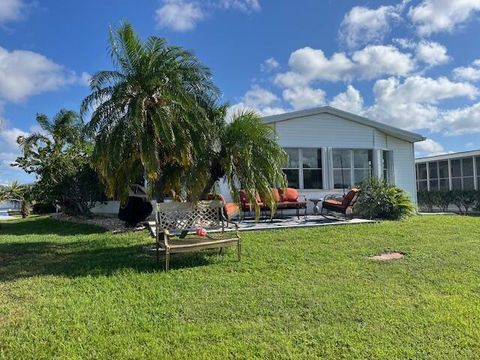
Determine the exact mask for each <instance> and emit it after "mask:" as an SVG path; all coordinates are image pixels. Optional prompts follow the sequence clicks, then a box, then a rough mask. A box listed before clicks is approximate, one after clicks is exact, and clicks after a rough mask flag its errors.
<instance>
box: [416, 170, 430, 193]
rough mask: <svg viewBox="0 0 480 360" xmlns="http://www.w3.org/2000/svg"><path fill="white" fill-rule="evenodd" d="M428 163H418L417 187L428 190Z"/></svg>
mask: <svg viewBox="0 0 480 360" xmlns="http://www.w3.org/2000/svg"><path fill="white" fill-rule="evenodd" d="M427 181H428V179H427V164H417V189H418V190H427V189H428V185H427Z"/></svg>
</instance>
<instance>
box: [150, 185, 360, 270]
mask: <svg viewBox="0 0 480 360" xmlns="http://www.w3.org/2000/svg"><path fill="white" fill-rule="evenodd" d="M272 191H273V195H274V199H275V200H277V199H278V203H277V209H279V210H284V209H293V210H296V213H297V218H298V219H300V210H301V209H304V210H305V211H304V216H305V220H306V214H307V212H306V211H307V210H306V209H307V199H305V200H299V195H298V191H297V190H295V189H291V188H287V189H285V190H283V191H282V190H279V189H273V190H272ZM358 194H359V191H358V189H352V190H350V191H349V192H348V193H347V194H346V195H345V196H343V197H342V198H336V197H334V196H329V197H326V198H325V199H324V200H323V201H322V208H321V214H322V215H323V213H324V210H326V211H327V213H328V212H329V211H334V212H340V213H343V214H344V215H345V216H346V214H347V210H348V209H349V208H351V207H352V206H353V205H354V203H355V201H356V199H357V198H358ZM246 200H247V197H246V193H245V192H243V194H242V192H241V193H240V208H241V209H242V211H243V212H245V211H247V210H248V211H252V209H253V206H254V205H253V204H250V203H249V202H248V201H246ZM312 200H315V201H316V202H314V206H315V207H317V209H316V211H317V212H318V210H319V209H318V202H320V199H312ZM256 201H257V204H258V205H259V206H260V209H262V211H264V212H266V211H269V210H270V211H271V209H269V208H268V207H267V206H266V205H265V202H263V201H262V199H261V198H260V197H258V198H257V199H256ZM315 207H314V212H315ZM235 216H239V207H238V206H237V205H236V204H233V203H227V202H225V200H224V199H223V197H222V196H221V195H211V196H210V197H209V200H206V201H199V202H196V203H192V202H170V203H159V204H157V207H156V212H155V226H154V228H152V227H150V230H151V234H152V236H154V237H155V251H156V256H157V262H159V261H160V255H164V269H165V271H168V269H169V266H170V255H171V254H175V253H185V252H196V251H200V250H206V249H220V251H221V252H222V251H223V249H224V248H226V247H229V246H236V247H237V257H238V261H240V258H241V238H240V235H239V233H238V230H239V227H238V224H237V223H236V222H234V221H233V220H232V218H233V217H235ZM229 224H232V225H233V226H234V229H233V231H231V230H230V229H229V231H226V227H227V226H228V225H229Z"/></svg>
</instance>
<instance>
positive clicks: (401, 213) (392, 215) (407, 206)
mask: <svg viewBox="0 0 480 360" xmlns="http://www.w3.org/2000/svg"><path fill="white" fill-rule="evenodd" d="M359 188H360V195H359V197H358V201H357V203H356V204H355V206H354V212H355V214H357V215H358V216H361V217H364V218H367V219H390V220H398V219H402V218H404V217H407V216H410V215H413V214H414V212H415V207H414V206H413V204H412V202H411V201H410V197H409V196H408V195H407V193H406V192H405V191H403V190H402V189H400V188H398V187H396V186H395V185H391V184H389V183H388V182H386V181H383V180H379V179H377V178H371V179H369V180H367V181H365V182H363V183H362V184H360V186H359Z"/></svg>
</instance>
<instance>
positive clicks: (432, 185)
mask: <svg viewBox="0 0 480 360" xmlns="http://www.w3.org/2000/svg"><path fill="white" fill-rule="evenodd" d="M476 159H478V160H477V165H476V170H477V181H478V178H480V172H479V171H480V157H477V158H476ZM449 163H450V168H449ZM416 169H417V188H418V190H427V188H428V189H429V190H430V191H436V190H473V189H475V171H474V161H473V157H465V158H460V159H450V161H448V160H441V161H431V162H428V163H419V164H417V165H416ZM427 171H428V172H427ZM449 180H450V181H451V186H450V181H449Z"/></svg>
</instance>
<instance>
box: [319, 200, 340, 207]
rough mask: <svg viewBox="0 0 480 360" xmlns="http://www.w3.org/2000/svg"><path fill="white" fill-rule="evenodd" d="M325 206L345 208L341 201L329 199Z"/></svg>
mask: <svg viewBox="0 0 480 360" xmlns="http://www.w3.org/2000/svg"><path fill="white" fill-rule="evenodd" d="M323 205H324V206H327V205H328V206H334V207H338V208H342V207H343V202H342V201H339V200H335V199H328V200H324V201H323Z"/></svg>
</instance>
